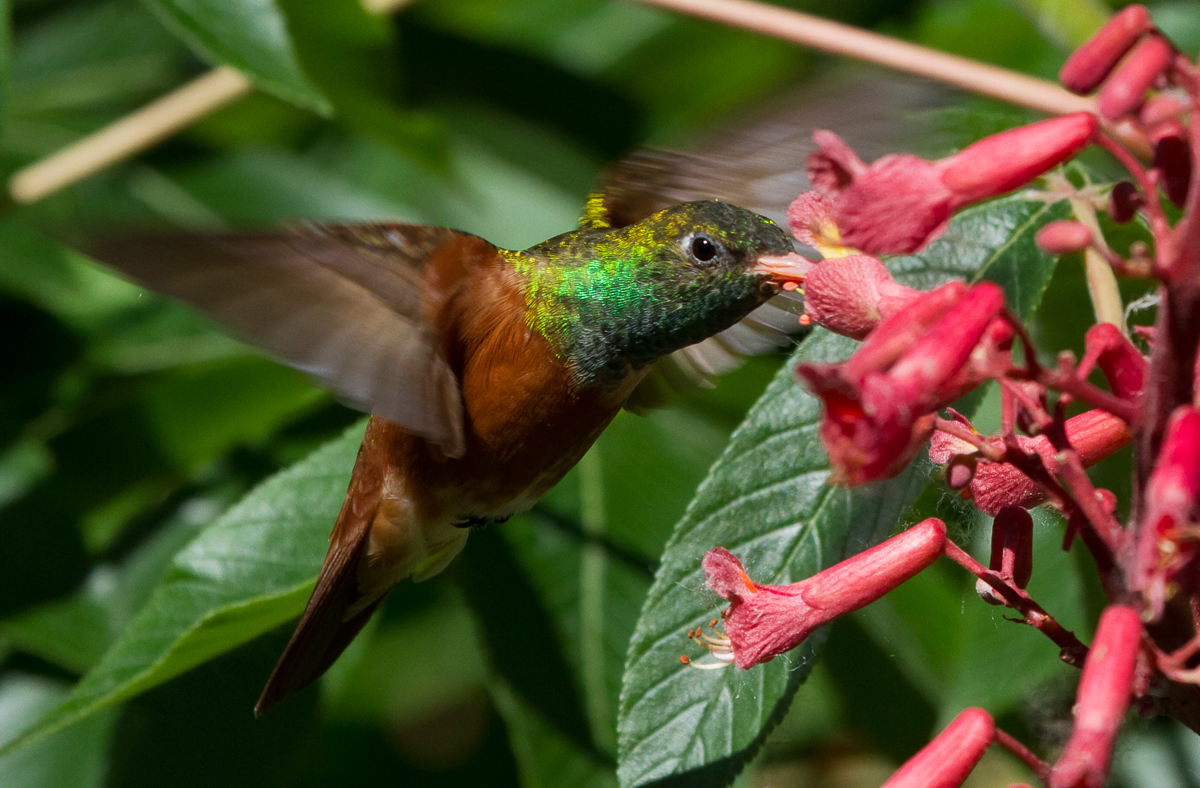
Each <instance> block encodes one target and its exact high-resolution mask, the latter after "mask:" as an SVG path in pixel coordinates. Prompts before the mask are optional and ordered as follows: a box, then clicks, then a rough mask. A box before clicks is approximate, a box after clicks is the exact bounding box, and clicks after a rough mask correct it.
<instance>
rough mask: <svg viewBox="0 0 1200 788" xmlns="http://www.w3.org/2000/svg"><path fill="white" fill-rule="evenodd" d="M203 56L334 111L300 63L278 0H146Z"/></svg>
mask: <svg viewBox="0 0 1200 788" xmlns="http://www.w3.org/2000/svg"><path fill="white" fill-rule="evenodd" d="M145 2H146V3H148V4H149V6H150V8H151V9H153V10H154V11H155V12H156V13H157V14H158V16H159V18H160V19H162V20H163V22H164V24H166V25H167V27H168V28H170V29H171V30H172V31H173V32H174V33H175V34H176V35H178V36H179V37H180V38H181V39H183V41H184V42H185V43H187V45H188V46H190V47H191V48H192V49H194V50H196V51H197V52H198V53H200V54H201V55H202V56H203V57H204V58H206V59H208V60H210V61H215V62H220V63H225V64H227V65H230V66H233V67H234V68H236V69H237V70H238V71H241V72H242V73H243V74H245V75H246V76H247V77H249V78H250V80H251V81H252V82H254V83H255V84H256V85H257V86H258V87H260V88H261V89H263V90H265V91H267V92H268V93H273V94H275V95H276V96H279V97H280V98H282V99H285V100H287V101H291V102H293V103H295V104H299V105H301V106H304V107H308V108H309V109H312V110H315V111H317V112H320V113H322V114H327V113H328V112H329V111H330V104H329V100H328V99H327V98H325V96H323V95H322V94H321V91H320V90H318V89H317V87H316V86H315V85H313V84H312V82H310V81H309V79H308V77H307V76H305V74H304V71H303V70H302V69H301V67H300V62H299V60H298V59H297V57H296V52H295V49H294V48H293V46H292V40H291V37H290V36H289V34H288V29H287V20H286V19H285V18H284V15H283V12H282V11H281V10H280V9H279V6H278V5H277V4H276V3H275V0H145Z"/></svg>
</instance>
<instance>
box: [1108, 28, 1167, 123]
mask: <svg viewBox="0 0 1200 788" xmlns="http://www.w3.org/2000/svg"><path fill="white" fill-rule="evenodd" d="M1174 54H1175V49H1174V47H1172V46H1171V44H1170V43H1169V42H1168V41H1167V40H1166V39H1165V38H1163V37H1162V36H1157V35H1152V36H1148V37H1147V38H1146V39H1144V40H1143V41H1142V42H1141V43H1140V44H1138V45H1137V47H1136V48H1135V49H1134V50H1133V52H1132V54H1130V55H1129V58H1128V59H1127V60H1125V62H1124V63H1122V64H1121V66H1120V68H1118V69H1117V71H1116V73H1114V74H1113V75H1112V77H1111V78H1110V79H1109V80H1108V82H1106V83H1105V84H1104V88H1103V89H1102V90H1101V91H1100V114H1101V115H1102V116H1104V117H1106V118H1108V119H1110V120H1115V119H1117V118H1119V117H1121V116H1123V115H1128V114H1129V113H1131V112H1136V111H1137V110H1138V108H1139V107H1141V106H1142V102H1143V101H1145V99H1146V91H1147V90H1149V89H1150V88H1151V87H1152V86H1153V85H1154V83H1155V82H1156V81H1157V80H1158V78H1159V77H1160V76H1162V74H1163V73H1164V72H1165V71H1166V70H1167V67H1168V66H1169V65H1170V64H1171V57H1172V56H1173V55H1174Z"/></svg>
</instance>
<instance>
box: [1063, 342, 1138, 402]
mask: <svg viewBox="0 0 1200 788" xmlns="http://www.w3.org/2000/svg"><path fill="white" fill-rule="evenodd" d="M1083 346H1084V354H1083V361H1081V362H1080V363H1079V370H1080V372H1081V373H1083V374H1085V375H1086V374H1088V373H1090V372H1091V370H1092V367H1093V366H1096V365H1099V367H1100V371H1101V372H1103V373H1104V377H1106V378H1107V379H1108V386H1109V388H1111V389H1112V393H1113V394H1116V395H1117V396H1118V397H1121V398H1122V399H1127V400H1131V401H1134V400H1137V398H1138V397H1140V396H1141V395H1142V388H1143V387H1144V386H1145V381H1146V359H1145V357H1144V356H1143V355H1142V354H1141V352H1139V351H1138V349H1137V347H1136V346H1134V344H1133V343H1132V342H1130V341H1129V339H1128V338H1126V336H1125V335H1124V334H1122V333H1121V329H1119V328H1117V327H1116V326H1114V325H1113V324H1112V323H1097V324H1096V325H1094V326H1092V327H1091V328H1089V329H1088V332H1087V334H1086V336H1084V339H1083Z"/></svg>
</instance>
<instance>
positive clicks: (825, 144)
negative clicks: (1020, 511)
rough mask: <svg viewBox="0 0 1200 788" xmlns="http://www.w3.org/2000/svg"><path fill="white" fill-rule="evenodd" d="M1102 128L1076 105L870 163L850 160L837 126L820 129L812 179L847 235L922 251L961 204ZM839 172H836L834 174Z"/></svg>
mask: <svg viewBox="0 0 1200 788" xmlns="http://www.w3.org/2000/svg"><path fill="white" fill-rule="evenodd" d="M1095 133H1096V117H1095V116H1094V115H1092V114H1091V113H1087V112H1077V113H1075V114H1072V115H1065V116H1062V117H1058V118H1051V119H1050V120H1044V121H1041V122H1040V123H1032V124H1029V125H1027V126H1021V127H1020V128H1016V129H1010V130H1009V131H1004V132H1001V133H999V134H994V135H992V136H990V137H986V138H984V139H982V140H980V141H979V142H976V143H975V144H973V145H969V146H967V147H966V148H964V149H963V150H961V151H959V152H958V153H956V154H955V155H953V156H950V157H948V158H945V159H940V160H939V161H936V162H930V161H925V160H924V159H920V158H917V157H916V156H912V155H909V154H893V155H890V156H884V157H883V158H881V159H879V160H877V161H875V162H874V163H873V164H871V165H870V166H869V167H867V166H865V165H862V162H861V161H858V158H857V157H854V159H853V162H857V165H855V164H854V163H853V162H851V161H850V160H849V159H848V157H847V153H846V151H847V150H848V148H846V146H845V143H843V142H842V141H841V140H840V139H838V138H837V137H836V136H835V135H833V134H832V133H831V132H827V131H822V132H818V133H815V134H814V135H813V137H814V139H816V140H817V142H818V144H819V145H820V146H821V149H820V150H819V151H817V152H815V153H813V154H812V155H810V156H809V158H808V166H809V177H810V179H812V181H813V185H814V187H815V188H817V189H818V190H819V191H821V192H823V193H824V194H825V196H826V197H828V198H829V199H830V200H831V209H832V214H833V218H834V220H835V221H836V223H837V226H838V228H839V229H840V231H841V236H842V238H843V239H844V241H845V243H846V244H847V245H849V246H853V247H855V248H858V249H862V250H864V251H867V252H870V253H871V254H897V253H901V254H906V253H910V252H915V251H917V250H918V249H920V248H921V247H923V246H924V245H925V244H926V243H928V242H929V241H930V240H931V239H932V238H934V237H936V236H938V235H940V234H941V233H942V231H943V230H944V229H945V227H946V224H947V223H948V222H949V221H950V217H951V216H952V215H953V214H954V212H955V211H957V210H959V209H961V208H964V207H966V206H967V205H970V204H972V203H976V202H979V201H981V200H986V199H988V198H990V197H996V196H999V195H1001V194H1004V193H1005V192H1008V191H1011V190H1013V189H1015V188H1016V187H1018V186H1020V185H1022V184H1024V183H1027V182H1029V181H1030V180H1032V179H1033V178H1035V177H1037V176H1038V175H1041V174H1042V173H1043V172H1045V171H1046V170H1048V169H1050V168H1051V167H1054V166H1056V165H1058V164H1060V163H1062V162H1063V161H1066V160H1067V159H1068V158H1070V157H1071V156H1073V155H1074V154H1075V153H1076V152H1078V151H1079V150H1080V149H1081V148H1082V147H1084V146H1085V145H1087V144H1088V143H1089V142H1090V141H1091V139H1092V138H1093V136H1094V135H1095ZM831 172H836V173H837V174H838V175H837V177H832V176H831V175H829V173H831Z"/></svg>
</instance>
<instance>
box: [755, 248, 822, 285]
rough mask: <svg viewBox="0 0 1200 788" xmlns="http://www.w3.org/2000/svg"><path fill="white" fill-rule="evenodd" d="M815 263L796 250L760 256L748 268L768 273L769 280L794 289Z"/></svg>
mask: <svg viewBox="0 0 1200 788" xmlns="http://www.w3.org/2000/svg"><path fill="white" fill-rule="evenodd" d="M815 265H816V263H814V262H813V261H812V260H809V259H808V258H806V257H804V256H802V255H801V254H799V253H798V252H789V253H787V254H771V255H766V256H764V257H760V258H758V262H757V263H755V264H754V267H753V268H751V269H750V270H751V271H755V272H757V273H765V274H770V275H771V281H772V282H774V283H775V284H777V285H779V286H780V287H783V288H784V289H795V288H796V286H798V285H800V284H802V283H803V282H804V277H806V276H808V272H809V271H811V270H812V269H813V266H815ZM788 283H792V285H791V287H788V286H787V285H788Z"/></svg>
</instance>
